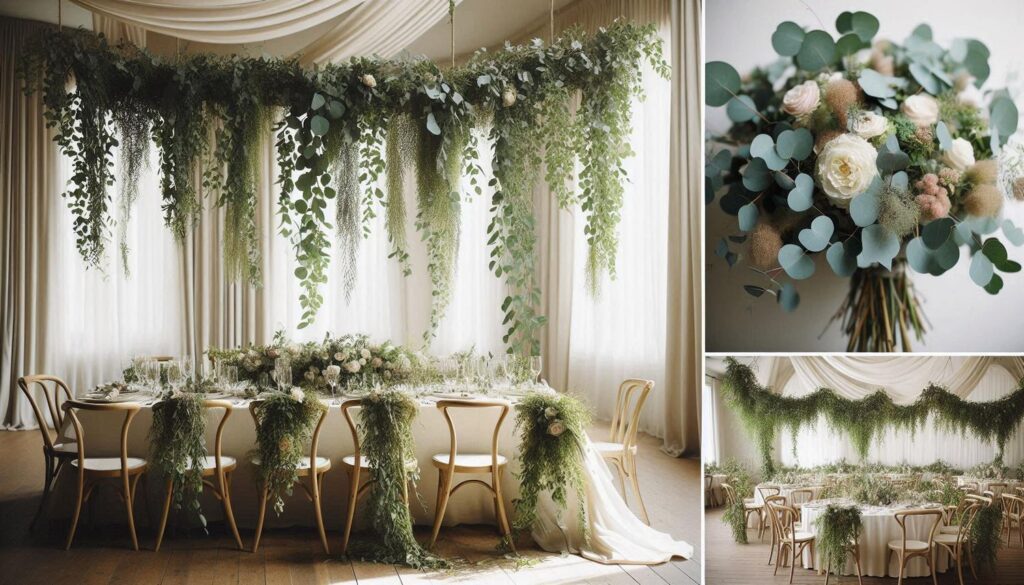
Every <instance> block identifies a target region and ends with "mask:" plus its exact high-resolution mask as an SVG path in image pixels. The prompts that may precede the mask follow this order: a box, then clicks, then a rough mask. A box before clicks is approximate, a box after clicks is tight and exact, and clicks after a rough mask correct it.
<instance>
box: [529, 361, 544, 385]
mask: <svg viewBox="0 0 1024 585" xmlns="http://www.w3.org/2000/svg"><path fill="white" fill-rule="evenodd" d="M542 365H543V362H542V361H541V357H540V356H539V355H532V356H530V383H531V384H538V383H540V380H539V378H540V371H541V366H542Z"/></svg>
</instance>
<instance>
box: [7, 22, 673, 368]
mask: <svg viewBox="0 0 1024 585" xmlns="http://www.w3.org/2000/svg"><path fill="white" fill-rule="evenodd" d="M645 61H647V62H649V63H651V65H653V67H654V69H655V70H656V71H657V72H658V73H659V74H661V75H662V76H667V75H668V66H667V65H666V64H665V62H664V60H663V59H662V57H661V42H660V39H659V37H658V36H657V34H656V33H655V30H654V28H653V27H651V26H637V25H634V24H630V23H624V22H616V23H615V24H613V25H612V26H610V27H608V28H604V29H601V30H600V31H598V32H597V33H596V34H595V35H593V36H590V37H586V36H585V35H584V34H583V33H582V32H581V31H580V30H571V31H569V32H567V33H566V34H565V35H564V36H562V37H561V38H559V39H557V40H556V41H555V42H554V43H553V44H551V45H550V46H545V45H544V44H543V43H542V42H540V41H539V40H537V41H534V42H533V43H531V44H529V45H525V46H511V45H509V46H506V48H505V50H504V51H500V52H497V53H487V52H484V51H479V52H478V53H477V54H476V55H475V56H474V57H473V58H472V59H471V60H470V61H469V63H467V64H466V65H465V66H462V67H458V68H452V69H447V70H441V69H440V68H439V67H438V66H437V65H435V64H434V63H431V62H429V61H426V60H386V59H378V58H353V59H350V60H349V61H347V62H343V63H332V64H328V65H325V66H322V67H319V68H316V69H313V70H306V69H302V68H301V67H300V66H299V65H298V63H297V62H296V61H295V60H283V59H269V58H258V59H257V58H247V57H239V56H230V57H221V56H215V55H208V54H198V55H181V56H178V57H177V58H174V59H163V58H159V57H156V56H154V55H151V54H149V53H147V52H145V51H142V50H139V49H137V48H135V47H133V46H127V45H118V46H116V47H115V46H111V45H110V44H109V43H108V42H107V40H106V39H105V38H104V37H103V36H102V35H99V36H97V35H94V34H92V33H90V32H87V31H82V30H78V31H70V32H53V33H49V34H47V35H45V36H43V37H42V38H40V39H39V41H38V46H37V48H36V50H35V51H34V53H33V56H32V58H31V59H28V60H27V61H26V62H25V63H24V67H25V74H26V76H27V77H28V79H29V81H30V83H29V84H27V90H28V91H32V90H34V89H37V88H41V91H42V94H43V101H44V104H45V106H46V117H47V121H48V124H49V125H50V126H52V127H54V128H55V129H56V135H57V136H56V138H57V142H58V144H59V145H60V147H61V148H62V149H63V151H64V153H65V154H66V155H68V156H69V157H70V158H71V159H72V161H73V165H74V173H73V176H72V181H71V186H70V188H69V190H68V191H67V192H66V193H65V197H66V199H67V201H68V205H69V207H70V209H71V211H72V213H73V215H74V216H75V222H74V229H75V234H76V242H77V246H78V249H79V252H80V253H81V255H82V257H83V258H84V259H85V261H86V262H87V264H88V265H90V266H96V267H102V263H103V259H104V254H105V248H106V244H107V241H108V239H109V232H110V230H111V226H112V220H111V219H110V217H109V209H108V208H109V206H110V197H109V195H108V193H107V188H108V187H109V186H111V185H113V184H114V180H115V178H114V175H113V171H112V167H113V163H112V162H111V161H110V158H111V152H112V151H113V149H114V148H115V147H117V146H118V145H119V144H120V145H122V148H123V156H124V157H125V159H124V160H125V161H126V162H127V164H124V165H123V173H122V177H121V178H120V180H121V181H122V183H123V189H122V194H121V197H120V199H121V201H120V206H121V208H122V213H123V215H122V217H123V219H122V221H124V222H126V221H127V218H128V216H129V214H130V211H131V207H132V204H133V202H134V200H135V198H136V196H137V193H136V192H135V191H134V185H135V181H134V180H133V179H135V178H137V176H138V173H139V169H140V165H141V164H142V162H143V161H144V160H145V153H146V152H145V148H146V145H147V144H148V141H149V138H150V136H152V138H153V140H154V142H155V143H156V145H157V148H158V149H159V151H160V171H161V179H162V180H161V190H162V194H163V210H164V218H165V221H166V223H167V225H168V226H169V227H170V228H171V229H172V231H173V232H174V234H175V235H176V236H177V237H178V238H179V239H181V238H183V237H184V235H185V234H186V233H187V232H188V230H189V229H191V227H192V226H193V225H194V224H195V222H196V221H197V220H198V217H199V214H200V212H201V209H202V202H201V195H203V194H205V195H206V196H212V197H215V200H216V205H217V206H220V207H223V208H224V210H225V214H224V215H225V224H226V226H225V239H224V242H223V249H224V252H223V253H224V264H225V269H226V272H227V274H229V275H230V276H231V277H234V278H237V279H241V280H246V281H248V282H249V283H250V284H253V285H258V284H259V283H260V282H261V274H260V265H261V260H260V246H259V234H258V232H257V226H256V221H255V217H256V215H255V210H256V205H257V197H256V190H255V187H256V175H257V170H258V157H259V153H260V152H261V150H260V144H261V141H262V140H264V137H265V135H266V130H267V129H268V128H270V127H271V126H273V130H274V132H275V135H276V136H275V147H276V151H277V163H278V166H279V170H280V175H279V178H278V183H279V184H280V193H279V195H278V200H277V210H278V215H279V220H280V231H281V232H282V233H283V234H284V235H285V236H287V237H289V238H290V240H291V243H292V246H293V248H294V253H295V258H296V260H297V264H298V267H297V268H296V270H295V276H296V278H298V279H299V281H300V283H301V287H302V293H301V296H300V302H301V306H302V309H303V313H302V321H301V324H300V326H306V325H309V324H310V323H312V322H313V320H314V319H315V316H316V313H317V310H318V309H319V307H320V306H321V304H322V303H323V295H322V293H321V286H322V285H323V284H324V283H326V281H327V267H328V264H329V261H330V252H331V238H330V233H331V232H332V231H334V230H336V231H337V236H338V239H339V241H340V243H341V246H342V251H343V256H344V257H343V261H344V262H345V282H344V283H343V284H344V290H345V291H346V292H350V291H351V289H352V287H353V286H354V283H355V272H354V271H355V266H354V258H355V253H356V250H357V247H358V243H359V239H360V237H361V236H362V235H365V233H366V230H367V229H368V227H369V224H368V221H369V220H370V219H372V218H373V217H374V216H375V215H376V213H377V212H376V211H375V210H374V208H375V207H377V208H381V207H382V208H384V209H385V210H386V219H387V221H386V227H387V231H388V237H389V240H390V241H391V244H392V248H393V249H392V254H391V256H392V257H394V258H396V259H397V260H398V261H399V262H400V263H401V264H402V267H403V270H404V271H405V272H407V273H408V271H409V269H410V267H409V258H408V253H407V252H406V245H407V241H408V240H407V236H406V234H405V221H404V219H405V216H406V204H405V201H404V197H405V195H404V193H402V180H401V179H402V174H403V172H404V171H405V169H406V168H412V169H414V172H415V174H416V179H417V187H418V189H417V191H418V192H417V196H416V200H417V206H418V209H417V213H416V222H415V225H416V228H417V230H418V231H419V232H420V235H421V237H422V239H423V240H424V241H425V243H426V247H427V262H428V266H427V272H428V274H429V276H430V281H431V285H432V287H433V290H432V293H433V297H432V298H433V307H432V319H431V326H430V329H429V330H428V331H427V333H426V337H427V339H428V341H429V339H430V337H431V336H432V335H433V331H434V330H435V329H436V326H437V323H438V321H439V320H440V318H441V316H443V314H444V311H445V308H446V306H447V304H448V302H449V300H450V296H451V283H452V279H453V275H454V267H455V262H454V260H455V257H456V253H457V251H458V241H459V230H458V225H459V215H460V210H461V188H460V179H461V177H462V175H463V171H464V170H465V171H466V174H467V175H468V177H469V178H470V181H471V184H472V186H473V189H474V190H475V191H476V192H477V193H479V192H480V191H481V190H480V185H479V184H478V183H477V181H478V180H479V178H480V173H481V171H482V168H481V166H480V165H481V157H480V154H481V153H479V152H478V151H477V138H476V137H475V136H474V129H477V128H481V129H482V128H489V130H488V133H489V138H490V140H491V141H492V142H493V144H494V147H493V152H491V153H490V156H491V161H490V162H491V166H492V169H493V172H494V177H495V178H494V182H493V185H494V187H495V194H494V196H493V198H492V211H493V217H492V220H491V222H490V225H489V226H488V234H489V235H490V240H489V242H488V245H489V246H491V263H490V268H491V270H492V271H493V272H494V274H495V275H496V276H497V277H504V279H505V282H506V284H507V286H508V290H509V296H508V297H507V298H506V299H505V301H504V303H503V311H504V313H505V314H504V324H505V325H506V326H507V333H506V337H505V340H506V343H507V344H508V345H509V350H510V351H521V352H523V353H526V352H532V353H536V350H537V347H538V344H539V341H538V338H537V329H538V328H539V327H540V326H542V325H543V323H544V318H543V317H542V316H540V315H538V314H537V308H538V305H539V289H538V284H537V282H536V278H535V275H534V264H535V261H536V258H535V256H536V237H537V236H536V229H535V220H534V217H533V214H532V198H531V197H532V196H531V188H532V186H533V184H534V182H535V180H536V179H537V178H538V177H537V175H538V171H539V168H540V165H541V163H546V169H547V172H546V176H545V179H546V180H547V182H548V183H549V184H550V185H551V188H552V191H553V192H554V194H555V196H556V198H557V201H558V203H559V205H561V206H562V207H563V208H569V207H573V206H576V205H579V207H580V208H581V210H582V211H583V214H584V216H585V217H586V227H585V233H586V236H587V240H588V243H589V247H590V252H589V257H588V261H587V267H588V272H587V274H588V279H589V281H590V282H591V283H592V285H593V286H594V287H596V284H597V282H598V277H599V276H600V274H602V273H603V272H608V273H610V274H612V275H613V276H614V269H615V251H616V245H617V235H616V229H617V226H618V222H619V210H620V208H621V206H622V198H623V194H624V187H623V181H624V179H625V178H626V177H625V171H624V167H623V161H624V160H625V159H626V158H627V157H628V156H630V154H631V152H630V149H629V148H628V146H626V145H628V134H629V130H630V128H629V110H630V108H629V106H630V100H631V99H632V98H633V97H635V96H640V97H642V95H643V88H642V85H641V67H642V64H643V62H645ZM69 82H71V83H69ZM577 95H579V96H580V99H581V102H580V106H579V108H578V110H577V112H576V113H575V114H572V113H571V110H570V103H571V102H572V101H573V100H574V99H576V97H577ZM119 138H120V139H119ZM577 161H578V162H579V165H580V168H581V171H580V175H579V192H578V193H576V192H574V191H573V190H572V189H571V188H570V187H569V185H570V184H571V182H570V179H571V178H572V175H573V171H574V167H575V163H576V162H577ZM382 176H384V177H386V185H387V189H388V192H386V193H385V192H384V191H383V190H382V189H379V188H378V187H377V186H376V184H377V183H376V181H377V179H378V178H380V177H382ZM332 200H336V201H337V203H336V204H334V205H335V209H336V215H335V217H334V218H333V224H336V225H332V218H330V217H329V215H328V213H329V212H328V205H329V204H330V202H331V201H332ZM122 230H123V227H122ZM122 233H123V231H122ZM122 253H123V254H127V249H126V248H125V247H124V246H123V238H122Z"/></svg>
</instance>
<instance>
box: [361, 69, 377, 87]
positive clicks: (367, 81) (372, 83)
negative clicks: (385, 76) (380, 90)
mask: <svg viewBox="0 0 1024 585" xmlns="http://www.w3.org/2000/svg"><path fill="white" fill-rule="evenodd" d="M359 81H362V82H363V85H365V86H366V87H369V88H371V89H372V88H374V87H377V80H376V79H374V77H373V76H372V75H370V74H369V73H367V74H366V75H364V76H362V77H360V78H359Z"/></svg>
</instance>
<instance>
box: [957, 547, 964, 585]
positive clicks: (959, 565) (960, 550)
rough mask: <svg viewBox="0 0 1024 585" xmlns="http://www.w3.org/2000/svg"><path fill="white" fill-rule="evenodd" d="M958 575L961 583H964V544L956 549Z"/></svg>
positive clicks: (961, 584) (962, 584)
mask: <svg viewBox="0 0 1024 585" xmlns="http://www.w3.org/2000/svg"><path fill="white" fill-rule="evenodd" d="M956 577H957V579H958V580H959V581H960V585H964V549H963V547H962V546H957V551H956Z"/></svg>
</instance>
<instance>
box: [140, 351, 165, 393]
mask: <svg viewBox="0 0 1024 585" xmlns="http://www.w3.org/2000/svg"><path fill="white" fill-rule="evenodd" d="M142 372H143V376H144V377H145V380H146V385H147V386H148V387H149V388H151V389H152V390H153V392H154V393H159V392H160V386H161V384H160V362H158V361H156V360H154V359H148V360H146V362H145V363H144V365H143V366H142Z"/></svg>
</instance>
